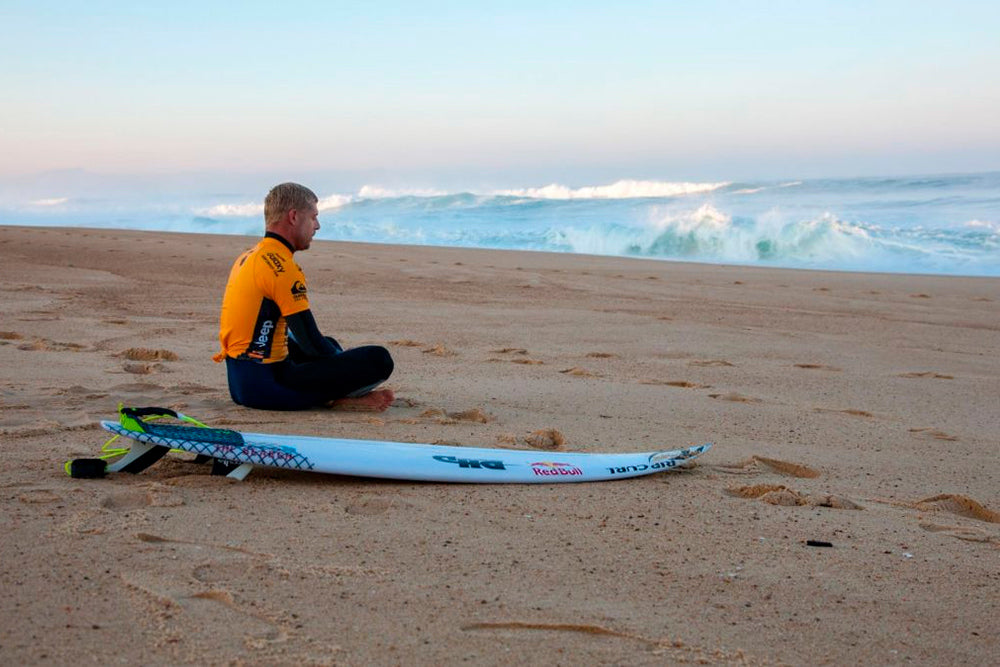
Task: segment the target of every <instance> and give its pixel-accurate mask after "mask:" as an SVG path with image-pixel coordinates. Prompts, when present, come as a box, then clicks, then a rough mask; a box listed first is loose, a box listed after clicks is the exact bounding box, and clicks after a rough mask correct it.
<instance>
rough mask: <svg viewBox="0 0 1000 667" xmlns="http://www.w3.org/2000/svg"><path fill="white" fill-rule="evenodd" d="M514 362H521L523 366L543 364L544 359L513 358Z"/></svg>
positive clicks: (512, 361)
mask: <svg viewBox="0 0 1000 667" xmlns="http://www.w3.org/2000/svg"><path fill="white" fill-rule="evenodd" d="M510 361H511V363H513V364H521V365H522V366H543V365H544V364H545V362H544V361H539V360H538V359H511V360H510Z"/></svg>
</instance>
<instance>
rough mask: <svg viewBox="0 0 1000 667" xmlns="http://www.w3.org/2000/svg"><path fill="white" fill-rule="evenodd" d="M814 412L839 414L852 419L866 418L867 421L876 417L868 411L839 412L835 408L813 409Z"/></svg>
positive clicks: (848, 410)
mask: <svg viewBox="0 0 1000 667" xmlns="http://www.w3.org/2000/svg"><path fill="white" fill-rule="evenodd" d="M813 410H815V411H816V412H833V413H838V414H844V415H850V416H852V417H864V418H866V419H870V418H872V417H874V416H875V415H873V414H872V413H870V412H868V411H866V410H853V409H846V410H837V409H835V408H813Z"/></svg>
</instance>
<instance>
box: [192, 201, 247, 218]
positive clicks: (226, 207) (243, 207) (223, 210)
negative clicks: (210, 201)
mask: <svg viewBox="0 0 1000 667" xmlns="http://www.w3.org/2000/svg"><path fill="white" fill-rule="evenodd" d="M195 213H197V214H198V215H203V216H205V217H206V218H249V217H250V216H257V215H263V214H264V205H263V204H216V205H215V206H209V207H207V208H197V209H195Z"/></svg>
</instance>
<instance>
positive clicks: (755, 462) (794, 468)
mask: <svg viewBox="0 0 1000 667" xmlns="http://www.w3.org/2000/svg"><path fill="white" fill-rule="evenodd" d="M761 466H764V467H765V468H767V469H769V470H771V471H772V472H776V473H778V474H780V475H785V476H787V477H799V478H803V479H815V478H816V477H819V476H820V472H819V471H818V470H815V469H813V468H810V467H809V466H804V465H802V464H800V463H792V462H790V461H781V460H779V459H770V458H767V457H765V456H756V455H754V456H751V457H750V458H749V459H747V460H745V461H740V462H739V463H723V464H717V465H716V466H715V467H716V468H719V469H721V470H722V472H727V473H731V474H738V475H745V474H750V473H759V472H761Z"/></svg>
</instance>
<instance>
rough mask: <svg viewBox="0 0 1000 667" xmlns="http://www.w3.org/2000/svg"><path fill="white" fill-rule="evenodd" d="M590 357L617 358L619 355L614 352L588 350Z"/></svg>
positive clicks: (588, 356)
mask: <svg viewBox="0 0 1000 667" xmlns="http://www.w3.org/2000/svg"><path fill="white" fill-rule="evenodd" d="M587 358H588V359H617V358H618V355H617V354H614V353H613V352H588V353H587Z"/></svg>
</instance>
